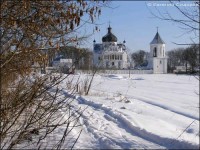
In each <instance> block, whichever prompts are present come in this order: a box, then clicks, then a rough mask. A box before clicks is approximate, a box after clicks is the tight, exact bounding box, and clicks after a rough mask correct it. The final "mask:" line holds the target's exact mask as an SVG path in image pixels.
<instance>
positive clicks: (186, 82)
mask: <svg viewBox="0 0 200 150" xmlns="http://www.w3.org/2000/svg"><path fill="white" fill-rule="evenodd" d="M79 77H80V78H79ZM72 78H73V79H74V80H73V81H74V83H76V82H77V79H79V82H80V84H81V82H83V81H85V79H86V78H91V75H86V74H81V75H75V77H73V76H72ZM67 81H69V79H67V80H64V81H63V82H62V85H61V86H60V88H62V89H63V90H62V94H63V96H69V95H68V93H69V91H68V89H67V87H66V83H67ZM198 92H199V82H198V80H197V79H196V78H195V77H193V76H187V75H172V74H162V75H161V74H137V75H136V74H133V75H131V77H130V78H129V76H128V75H105V74H104V75H102V74H101V75H96V76H95V78H94V81H93V83H92V87H91V90H90V93H89V95H88V96H84V95H79V94H76V96H75V97H74V101H73V103H72V104H73V105H72V106H73V109H74V110H78V109H80V107H81V109H82V110H84V109H85V110H84V111H83V113H82V115H81V117H80V119H79V123H80V124H82V127H79V128H75V129H74V130H73V132H72V133H71V135H70V136H71V137H72V139H71V140H72V141H73V140H75V138H74V137H77V136H78V133H79V132H80V130H81V129H82V130H83V131H82V134H81V135H80V138H79V140H78V142H77V143H76V145H75V147H74V148H83V149H88V148H90V149H114V148H116V149H126V148H128V149H131V148H132V149H134V148H135V149H166V148H168V149H172V148H176V149H184V148H185V149H198V148H199V95H198ZM62 113H64V112H62ZM62 132H63V130H62V129H59V130H58V131H57V133H55V134H54V139H55V138H56V137H57V136H59V135H60V134H62ZM70 147H71V145H70V140H69V139H68V140H66V142H65V143H64V144H63V147H62V148H70Z"/></svg>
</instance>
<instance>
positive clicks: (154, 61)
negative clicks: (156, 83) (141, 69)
mask: <svg viewBox="0 0 200 150" xmlns="http://www.w3.org/2000/svg"><path fill="white" fill-rule="evenodd" d="M149 68H152V69H153V73H167V57H166V56H165V43H164V41H163V40H162V39H161V37H160V35H159V33H158V28H157V33H156V35H155V37H154V39H153V40H152V41H151V43H150V61H149Z"/></svg>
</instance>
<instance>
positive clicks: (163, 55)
mask: <svg viewBox="0 0 200 150" xmlns="http://www.w3.org/2000/svg"><path fill="white" fill-rule="evenodd" d="M163 57H165V54H164V48H163Z"/></svg>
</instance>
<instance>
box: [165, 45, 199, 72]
mask: <svg viewBox="0 0 200 150" xmlns="http://www.w3.org/2000/svg"><path fill="white" fill-rule="evenodd" d="M167 56H168V72H173V70H175V69H176V66H185V67H186V73H187V72H190V73H193V72H195V68H196V67H198V66H199V45H198V44H195V45H192V46H189V47H186V48H176V49H173V50H171V51H168V52H167Z"/></svg>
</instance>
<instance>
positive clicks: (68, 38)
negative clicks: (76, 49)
mask: <svg viewBox="0 0 200 150" xmlns="http://www.w3.org/2000/svg"><path fill="white" fill-rule="evenodd" d="M105 5H106V4H105V3H104V2H99V1H82V0H77V1H70V0H68V1H58V0H52V1H33V0H20V1H19V0H13V1H8V0H1V5H0V6H1V9H0V10H1V13H0V23H1V24H0V30H1V34H0V44H1V45H0V50H1V51H0V60H1V61H0V77H1V78H0V84H1V94H0V143H1V145H0V148H1V149H3V148H9V149H12V148H17V145H19V144H20V143H24V142H25V141H29V143H28V144H27V142H25V143H26V144H27V145H29V146H27V145H26V146H27V148H28V147H31V146H33V145H34V148H45V147H44V139H46V138H47V137H48V136H50V135H51V134H52V132H53V131H55V130H56V129H58V128H59V127H61V126H62V127H64V131H63V135H62V137H61V138H60V139H58V140H57V141H56V142H55V143H54V144H52V145H50V147H48V148H57V149H60V148H62V145H63V143H64V141H65V139H66V137H68V135H69V133H70V131H71V130H72V129H73V128H74V127H75V126H79V124H78V118H79V116H80V114H81V113H80V112H77V110H72V106H71V101H72V99H73V96H72V95H73V94H74V89H73V88H72V89H68V90H69V91H71V92H70V93H69V94H68V95H67V94H65V95H63V92H62V89H59V87H58V85H59V83H60V82H62V81H63V80H64V79H65V78H67V77H68V76H65V77H62V76H57V77H56V76H55V77H54V79H55V80H53V82H52V80H51V78H50V76H49V75H44V76H37V75H36V74H35V76H32V75H31V73H32V69H31V66H32V62H38V63H40V64H45V63H46V62H48V58H49V57H48V56H47V55H46V53H44V52H43V51H41V49H42V48H46V49H50V48H51V49H50V50H51V51H53V52H52V53H56V49H57V50H59V47H60V46H65V45H68V44H69V43H76V42H77V41H79V40H80V39H83V37H79V36H78V35H77V34H76V31H77V30H78V29H79V28H81V27H82V26H83V25H84V24H85V23H93V22H94V20H95V19H96V18H97V17H98V16H99V15H100V14H101V8H102V7H104V6H105ZM84 18H88V19H87V20H84ZM70 95H71V96H70ZM61 110H63V111H65V112H66V113H65V114H60V113H59V111H61ZM64 118H67V119H64ZM36 135H38V136H39V137H37V138H34V137H36ZM75 142H76V140H75V141H74V143H75ZM73 146H74V144H72V147H73Z"/></svg>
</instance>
